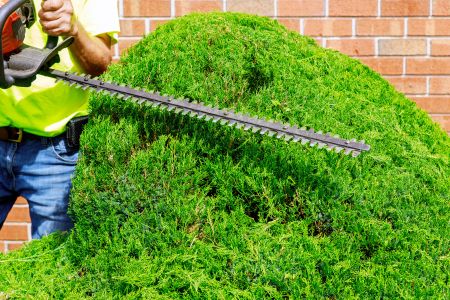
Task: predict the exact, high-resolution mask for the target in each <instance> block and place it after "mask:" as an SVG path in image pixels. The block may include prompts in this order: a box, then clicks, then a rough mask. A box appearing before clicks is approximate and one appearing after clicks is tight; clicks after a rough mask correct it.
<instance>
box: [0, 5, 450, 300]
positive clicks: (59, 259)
mask: <svg viewBox="0 0 450 300" xmlns="http://www.w3.org/2000/svg"><path fill="white" fill-rule="evenodd" d="M105 78H106V79H108V80H113V81H116V82H120V83H123V84H127V85H130V86H134V87H143V88H147V89H149V90H158V91H161V92H162V93H166V94H170V95H175V96H177V97H185V98H190V99H197V100H201V101H202V102H204V103H206V104H211V105H214V106H218V107H221V108H233V109H235V110H236V111H240V112H246V113H250V114H252V115H258V116H261V117H265V118H271V119H275V120H279V121H283V122H290V123H292V124H299V125H302V126H307V127H313V128H315V129H316V130H322V131H324V132H328V131H330V132H333V133H335V134H339V135H340V136H342V137H345V138H357V139H359V140H361V139H364V140H365V141H366V142H367V143H368V144H370V145H371V147H372V149H371V151H370V152H367V153H364V154H362V155H360V156H359V157H357V158H351V157H348V156H344V155H342V154H336V153H333V152H328V151H325V150H318V149H315V148H310V147H307V146H302V145H300V144H293V143H287V142H284V141H280V140H276V139H273V138H269V137H261V136H257V135H253V134H251V133H247V132H242V131H239V130H235V129H230V128H227V127H222V126H220V125H218V124H212V123H208V122H205V121H198V120H195V119H190V118H188V117H186V116H179V115H175V114H173V113H169V112H166V111H158V110H155V109H154V108H151V107H148V106H139V105H137V104H134V103H131V102H124V101H122V100H117V99H116V98H112V97H110V96H105V95H100V94H97V95H93V96H92V99H91V107H92V114H91V121H90V123H89V125H88V128H87V130H86V131H85V133H84V135H83V137H82V144H83V146H82V153H83V155H82V158H81V160H80V162H79V165H78V168H77V172H76V177H75V179H74V188H73V192H72V202H71V208H70V210H71V215H72V216H73V218H74V220H75V223H76V224H75V229H74V230H73V231H72V232H71V233H70V234H67V235H58V234H55V235H52V236H50V237H47V238H45V239H43V240H42V241H37V242H33V243H31V244H30V245H29V246H27V247H25V248H24V249H23V250H21V251H17V252H14V253H11V254H9V255H8V256H5V257H3V258H1V259H0V264H1V266H2V267H1V269H0V291H5V293H6V294H8V295H9V296H11V297H12V298H14V297H16V298H27V297H29V298H48V297H56V298H63V297H64V298H84V297H93V298H98V299H104V298H127V299H139V298H144V299H146V298H151V299H153V298H156V299H172V298H175V299H178V298H186V299H201V298H207V299H209V298H211V299H229V298H239V299H247V298H249V299H262V298H268V299H284V298H292V299H299V298H330V299H337V298H339V299H348V298H362V299H367V298H369V299H374V298H389V299H398V298H433V299H448V297H449V282H448V280H449V278H448V277H449V271H450V268H449V253H448V250H449V247H450V245H449V238H448V237H449V227H448V221H449V217H450V214H449V208H450V207H449V191H450V189H449V187H450V184H449V183H450V182H449V178H450V169H449V154H450V150H449V149H450V139H449V137H448V136H447V135H446V133H444V132H443V131H442V130H441V129H440V128H439V126H438V125H436V124H434V123H433V122H432V121H431V120H430V118H429V117H428V116H427V114H426V113H425V112H423V111H421V110H420V109H418V108H417V107H416V105H415V104H414V103H413V102H411V101H410V100H408V99H407V98H405V96H404V95H402V94H401V93H399V92H397V91H395V89H394V88H393V87H392V86H391V85H390V84H389V83H388V82H386V81H385V80H383V79H382V78H381V77H380V76H379V75H378V74H377V73H375V72H373V71H372V70H370V69H369V68H368V67H366V66H364V65H363V64H361V63H359V62H358V61H357V60H354V59H351V58H349V57H347V56H345V55H342V54H340V53H338V52H336V51H332V50H328V49H322V48H320V47H318V46H317V45H316V44H315V42H314V41H313V40H311V39H309V38H306V37H302V36H299V35H298V34H296V33H294V32H290V31H288V30H286V29H285V28H284V27H282V26H281V25H279V24H278V23H276V21H273V20H270V19H268V18H262V17H256V16H248V15H244V14H236V13H210V14H193V15H189V16H186V17H182V18H179V19H177V20H174V21H171V22H169V23H167V24H166V25H164V26H161V27H159V28H158V29H157V30H156V31H155V32H154V33H152V34H150V35H149V36H147V37H146V38H144V39H143V40H142V41H141V42H140V43H138V44H137V45H136V46H134V47H133V48H132V49H131V50H130V52H129V53H128V54H127V55H125V56H124V57H123V58H122V59H121V61H120V62H119V63H118V64H115V65H113V66H111V68H110V69H109V71H108V72H107V74H106V75H105ZM0 298H1V296H0Z"/></svg>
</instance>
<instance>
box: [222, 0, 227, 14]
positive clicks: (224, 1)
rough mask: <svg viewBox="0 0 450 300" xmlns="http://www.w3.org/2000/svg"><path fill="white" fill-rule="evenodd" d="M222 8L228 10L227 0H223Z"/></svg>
mask: <svg viewBox="0 0 450 300" xmlns="http://www.w3.org/2000/svg"><path fill="white" fill-rule="evenodd" d="M222 10H223V11H224V12H226V11H227V0H223V1H222Z"/></svg>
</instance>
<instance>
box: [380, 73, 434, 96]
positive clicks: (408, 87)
mask: <svg viewBox="0 0 450 300" xmlns="http://www.w3.org/2000/svg"><path fill="white" fill-rule="evenodd" d="M386 79H387V80H388V81H389V82H390V83H391V84H392V85H393V86H395V88H396V89H397V90H399V91H400V92H402V93H404V94H410V95H417V94H425V93H426V92H427V79H426V77H386Z"/></svg>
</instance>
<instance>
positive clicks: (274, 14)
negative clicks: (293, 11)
mask: <svg viewBox="0 0 450 300" xmlns="http://www.w3.org/2000/svg"><path fill="white" fill-rule="evenodd" d="M273 16H274V19H275V20H277V19H278V0H275V1H274V2H273Z"/></svg>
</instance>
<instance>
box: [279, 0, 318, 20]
mask: <svg viewBox="0 0 450 300" xmlns="http://www.w3.org/2000/svg"><path fill="white" fill-rule="evenodd" d="M323 4H324V3H323V1H317V0H278V6H277V7H278V12H277V15H278V16H279V17H318V16H324V15H325V8H324V5H323Z"/></svg>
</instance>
